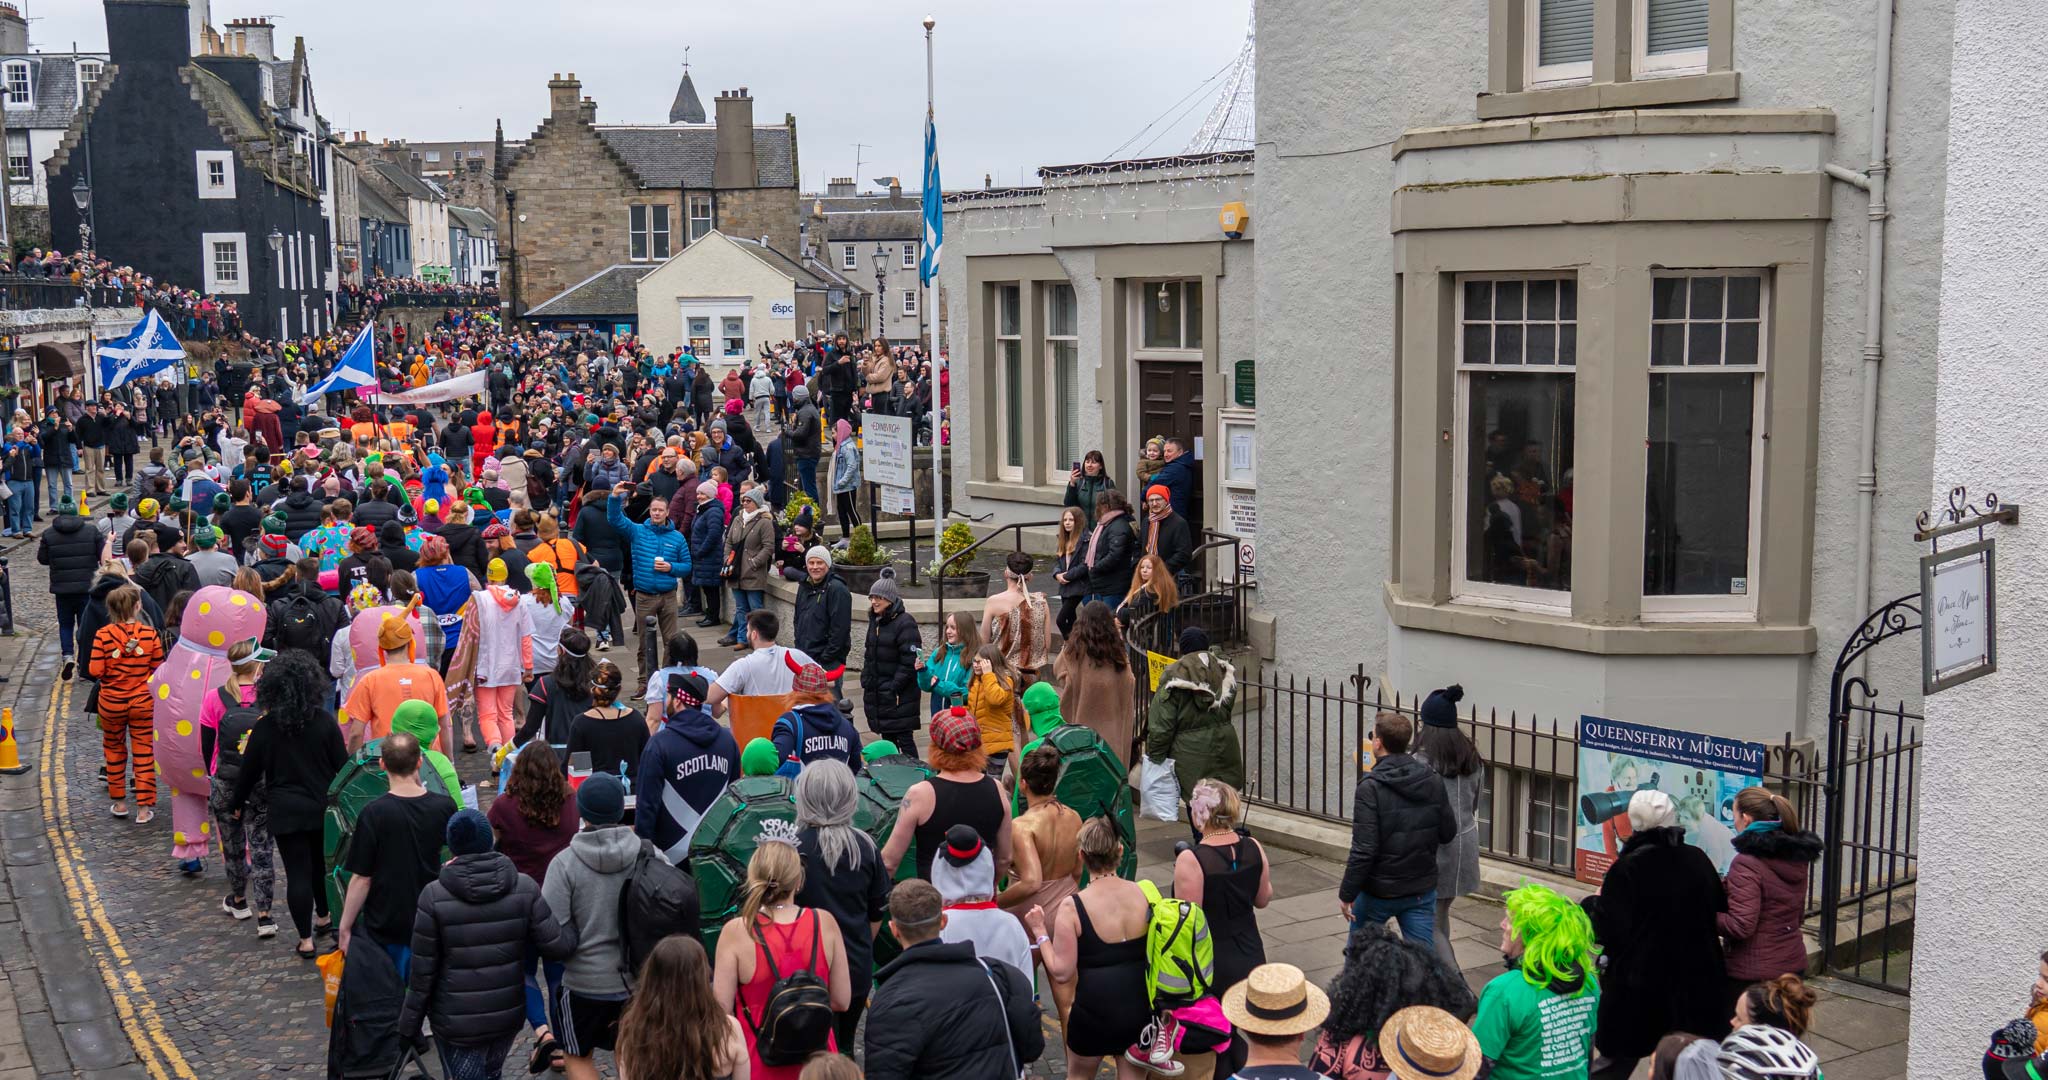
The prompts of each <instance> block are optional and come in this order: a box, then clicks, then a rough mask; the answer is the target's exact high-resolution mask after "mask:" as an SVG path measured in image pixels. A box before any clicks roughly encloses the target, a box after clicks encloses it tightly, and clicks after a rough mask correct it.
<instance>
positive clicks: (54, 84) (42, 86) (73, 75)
mask: <svg viewBox="0 0 2048 1080" xmlns="http://www.w3.org/2000/svg"><path fill="white" fill-rule="evenodd" d="M81 56H82V57H83V58H85V59H87V60H98V61H99V62H100V63H101V64H103V65H104V64H105V63H106V62H107V58H106V56H105V55H104V54H99V55H95V54H93V53H62V54H36V53H30V54H28V55H26V56H9V57H5V58H4V59H7V60H26V61H28V67H29V76H28V77H29V86H30V87H31V88H32V89H33V90H34V91H35V104H33V105H31V106H29V107H28V108H25V109H23V108H11V109H8V110H7V127H8V130H10V131H20V130H22V129H24V128H34V129H36V130H39V131H41V130H52V131H61V130H63V129H65V128H67V127H70V126H71V118H72V117H74V116H77V115H78V60H79V58H80V57H81ZM102 72H103V73H104V68H103V69H102Z"/></svg>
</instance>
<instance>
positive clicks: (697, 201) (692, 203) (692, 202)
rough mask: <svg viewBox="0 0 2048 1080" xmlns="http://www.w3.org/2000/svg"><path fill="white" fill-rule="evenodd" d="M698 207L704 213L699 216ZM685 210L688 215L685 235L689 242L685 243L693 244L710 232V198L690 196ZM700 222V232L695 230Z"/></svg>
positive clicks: (706, 196)
mask: <svg viewBox="0 0 2048 1080" xmlns="http://www.w3.org/2000/svg"><path fill="white" fill-rule="evenodd" d="M698 207H703V209H704V212H703V213H702V214H699V213H698V212H697V208H698ZM687 210H688V214H689V221H688V225H687V228H688V233H687V235H688V236H689V240H688V241H687V243H690V244H694V243H696V242H697V241H699V240H702V239H704V237H705V235H706V234H708V233H710V232H711V196H709V195H692V196H690V197H689V202H688V204H687ZM700 221H701V222H703V223H704V228H703V231H701V232H700V231H698V229H697V223H698V222H700Z"/></svg>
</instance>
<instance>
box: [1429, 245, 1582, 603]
mask: <svg viewBox="0 0 2048 1080" xmlns="http://www.w3.org/2000/svg"><path fill="white" fill-rule="evenodd" d="M1457 306H1458V312H1457V321H1458V334H1457V338H1456V348H1457V394H1458V406H1457V424H1458V428H1459V430H1458V437H1457V442H1456V445H1457V446H1460V447H1462V448H1463V452H1462V453H1460V454H1458V455H1457V456H1456V459H1455V462H1454V469H1455V473H1456V476H1455V479H1454V483H1455V484H1456V490H1457V491H1458V492H1459V493H1460V496H1459V498H1458V499H1457V500H1456V501H1455V503H1454V513H1455V514H1456V516H1457V520H1456V522H1455V523H1454V529H1455V534H1456V536H1457V537H1458V539H1457V540H1456V542H1455V544H1454V556H1455V560H1456V579H1457V580H1456V592H1457V593H1458V595H1459V597H1460V598H1461V599H1476V600H1478V601H1480V602H1482V603H1485V602H1492V603H1514V604H1518V605H1526V606H1535V607H1548V608H1558V609H1563V608H1568V607H1569V605H1570V592H1571V584H1572V498H1573V492H1572V460H1573V453H1574V438H1573V435H1574V416H1573V412H1574V407H1575V400H1576V385H1575V380H1576V369H1577V361H1578V284H1577V282H1576V281H1575V280H1574V279H1573V278H1570V277H1555V276H1533V275H1532V276H1521V275H1493V276H1487V277H1471V278H1466V279H1463V280H1461V281H1460V282H1459V287H1458V292H1457Z"/></svg>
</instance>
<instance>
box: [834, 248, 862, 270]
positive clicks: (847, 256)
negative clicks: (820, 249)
mask: <svg viewBox="0 0 2048 1080" xmlns="http://www.w3.org/2000/svg"><path fill="white" fill-rule="evenodd" d="M839 268H840V269H841V270H858V269H860V255H859V254H857V253H856V252H855V251H854V250H853V245H852V244H846V245H843V246H841V247H840V249H839Z"/></svg>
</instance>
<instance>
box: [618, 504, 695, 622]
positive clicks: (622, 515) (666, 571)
mask: <svg viewBox="0 0 2048 1080" xmlns="http://www.w3.org/2000/svg"><path fill="white" fill-rule="evenodd" d="M632 493H633V484H632V482H631V481H628V482H626V483H623V484H620V485H618V486H616V487H614V488H612V493H611V497H610V498H608V499H606V500H605V504H604V517H605V521H606V522H608V523H609V524H610V525H611V527H612V528H613V529H616V530H618V532H619V533H620V534H621V535H623V536H625V537H626V540H627V544H628V547H629V550H631V551H632V553H633V625H634V626H636V627H641V626H645V625H647V616H649V615H652V616H654V618H655V621H656V623H657V624H658V625H659V627H660V630H661V639H660V640H662V641H667V640H668V639H669V638H672V637H674V636H675V633H676V585H677V584H678V583H680V582H681V581H682V580H683V579H685V578H687V577H688V576H689V574H690V542H689V540H688V539H687V538H686V537H684V536H683V534H682V533H680V532H677V531H676V527H675V526H674V525H672V524H670V523H669V520H668V504H667V503H665V502H663V501H661V500H660V499H656V500H654V501H653V502H651V503H649V504H648V505H647V521H646V522H645V523H641V522H637V521H634V520H633V519H631V518H629V517H627V516H626V512H625V510H624V509H623V506H624V504H623V503H622V502H621V499H623V498H628V497H630V496H631V495H632Z"/></svg>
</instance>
